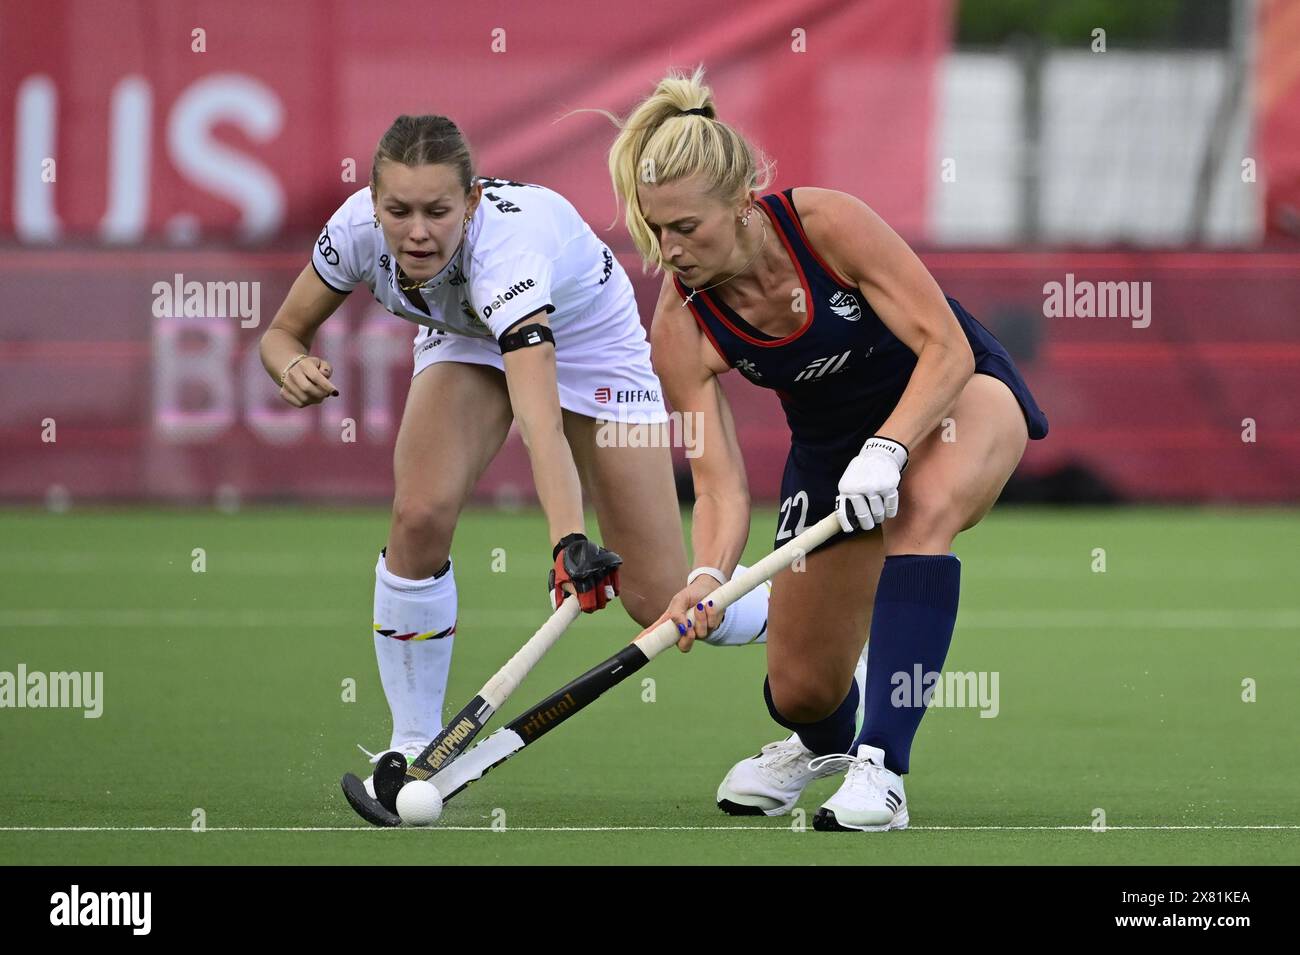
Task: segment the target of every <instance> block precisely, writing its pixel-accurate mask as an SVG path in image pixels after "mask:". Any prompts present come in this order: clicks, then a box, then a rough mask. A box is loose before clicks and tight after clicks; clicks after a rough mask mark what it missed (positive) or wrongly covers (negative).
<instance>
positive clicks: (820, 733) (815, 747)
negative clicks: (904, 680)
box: [763, 677, 858, 756]
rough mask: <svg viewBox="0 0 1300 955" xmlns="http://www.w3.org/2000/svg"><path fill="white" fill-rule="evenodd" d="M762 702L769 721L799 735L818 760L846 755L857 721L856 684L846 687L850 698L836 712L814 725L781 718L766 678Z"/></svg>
mask: <svg viewBox="0 0 1300 955" xmlns="http://www.w3.org/2000/svg"><path fill="white" fill-rule="evenodd" d="M763 699H764V700H766V701H767V711H768V712H769V713H771V714H772V719H774V720H776V721H777V723H779V724H780V725H782V726H784V727H785V728H786V729H789V730H794V731H795V732H796V733H798V734H799V739H800V741H801V742H802V743H803V744H804V746H806V747H808V749H810V750H812V751H813V752H814V753H816V754H817V755H818V756H823V755H825V754H827V753H847V752H849V750H848V748H847V747H848V745H849V743H851V742H853V729H854V727H855V725H856V724H857V719H858V684H857V681H856V680H855V681H853V682H852V683H850V684H849V695H848V696H846V697H845V698H844V702H843V703H841V704H840V705H839V706H838V707H837V708H836V709H835V712H834V713H832V714H831V715H830V716H825V717H822V718H821V719H819V720H818V721H817V722H815V723H796V722H795V721H794V720H788V719H786V718H785V717H784V716H782V715H781V714H780V713H779V712H778V711H777V709H776V704H775V703H774V702H772V688H771V687H770V686H769V685H768V682H767V678H766V677H764V678H763Z"/></svg>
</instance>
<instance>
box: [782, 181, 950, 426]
mask: <svg viewBox="0 0 1300 955" xmlns="http://www.w3.org/2000/svg"><path fill="white" fill-rule="evenodd" d="M795 196H796V204H797V206H798V208H799V213H800V216H801V218H802V219H803V223H804V228H805V230H806V231H807V233H808V238H809V240H810V241H811V242H812V244H813V246H814V247H815V248H816V249H817V250H818V252H819V253H820V254H821V256H822V258H823V259H824V260H825V261H826V263H827V264H828V265H830V266H831V267H832V268H833V269H834V270H835V271H837V272H839V273H840V276H839V277H840V278H841V280H843V279H848V280H849V281H850V282H851V283H852V284H854V285H856V286H857V287H858V288H859V289H860V290H861V292H862V295H863V296H864V297H865V298H866V300H867V301H868V302H869V303H870V304H871V307H872V308H873V309H875V312H876V314H877V315H879V316H880V319H881V321H883V322H884V323H885V326H886V327H887V328H888V329H889V330H890V331H891V332H893V333H894V334H895V335H896V336H897V337H898V339H899V340H900V341H901V342H902V343H903V344H904V345H906V346H907V347H908V348H910V349H911V350H912V352H913V353H914V354H915V355H916V368H915V370H914V371H913V372H912V377H911V380H910V381H909V382H908V384H907V388H906V389H905V390H904V391H903V395H902V397H901V398H900V399H899V401H898V404H897V405H896V406H895V408H894V410H893V412H892V413H891V414H890V415H889V417H888V418H886V419H885V421H884V423H883V424H882V425H881V426H880V428H879V432H878V433H879V434H881V435H883V436H884V437H887V438H892V439H893V440H895V441H899V442H901V443H902V444H904V445H906V446H907V447H909V448H912V447H915V446H916V444H917V442H919V441H920V440H921V439H922V438H924V437H925V436H926V435H927V434H929V433H930V432H931V431H933V430H934V429H935V427H936V426H938V424H939V422H940V420H941V419H942V418H943V416H944V414H946V413H947V412H948V410H949V409H950V408H951V407H952V406H953V403H954V402H955V401H956V400H957V396H958V395H959V394H961V390H962V388H963V387H965V385H966V382H967V381H969V380H970V377H971V375H973V374H974V372H975V358H974V356H973V355H972V354H971V350H970V344H969V342H967V340H966V334H965V333H964V332H963V331H962V328H961V325H959V324H958V322H957V318H956V316H954V315H953V313H952V309H951V308H950V307H949V306H948V302H947V300H946V299H945V298H944V296H943V292H941V291H940V290H939V285H938V283H936V282H935V280H934V278H933V277H932V276H931V275H930V273H929V271H928V270H927V269H926V267H925V266H924V265H923V264H922V263H921V260H920V259H919V258H917V257H916V253H914V252H913V251H912V250H911V248H910V247H909V246H908V245H907V243H906V242H904V241H903V240H902V238H900V237H899V235H898V234H897V233H896V232H894V230H893V229H891V228H890V227H889V226H888V225H887V224H886V223H885V221H884V220H883V219H881V218H880V216H878V215H876V214H875V212H873V211H872V210H871V209H870V208H869V207H868V206H867V205H866V203H864V202H862V201H861V200H859V199H857V198H855V197H853V196H850V195H847V194H845V193H842V192H834V191H832V190H829V189H809V188H804V189H796V190H795Z"/></svg>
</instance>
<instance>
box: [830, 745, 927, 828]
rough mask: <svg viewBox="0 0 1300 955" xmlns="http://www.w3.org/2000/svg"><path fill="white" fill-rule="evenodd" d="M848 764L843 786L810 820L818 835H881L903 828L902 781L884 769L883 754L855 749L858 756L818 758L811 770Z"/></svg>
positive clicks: (866, 748)
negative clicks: (855, 831) (819, 833)
mask: <svg viewBox="0 0 1300 955" xmlns="http://www.w3.org/2000/svg"><path fill="white" fill-rule="evenodd" d="M839 763H847V764H848V769H849V771H848V773H847V774H846V775H845V777H844V782H843V783H842V784H841V785H840V788H839V789H837V790H836V791H835V795H834V796H832V797H831V798H830V799H828V800H826V801H825V802H824V803H822V807H821V808H820V809H818V810H817V815H815V816H814V817H813V828H814V829H816V830H818V831H819V832H850V831H854V830H857V831H860V832H885V831H887V830H889V829H906V828H907V821H908V820H907V793H905V792H904V791H903V779H902V777H901V776H899V775H898V774H897V773H895V772H893V771H892V770H888V769H886V768H885V751H884V750H883V749H879V748H878V747H875V746H866V745H862V746H859V747H858V755H856V756H850V755H848V754H839V755H835V756H819V757H817V759H815V760H813V766H814V768H817V769H824V768H825V767H827V766H830V765H837V764H839Z"/></svg>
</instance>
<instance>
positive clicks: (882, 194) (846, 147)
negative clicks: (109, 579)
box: [0, 0, 951, 500]
mask: <svg viewBox="0 0 1300 955" xmlns="http://www.w3.org/2000/svg"><path fill="white" fill-rule="evenodd" d="M950 5H951V4H950V0H869V2H862V3H844V2H842V0H771V2H748V3H744V4H741V3H735V4H726V5H713V6H709V5H703V6H701V5H700V4H698V3H694V2H691V0H661V2H657V3H653V4H641V3H632V2H628V0H566V2H562V3H561V2H556V3H506V2H494V0H487V2H478V3H472V4H468V3H467V4H449V3H428V2H418V3H417V2H407V3H374V2H372V3H364V4H362V3H355V2H344V0H322V2H310V0H282V2H277V3H275V4H265V3H251V2H225V0H223V2H220V3H218V2H185V0H179V2H177V0H123V2H115V3H111V4H110V3H100V2H94V0H49V2H44V3H40V4H35V3H15V2H5V3H3V4H0V36H2V37H3V38H4V41H5V56H4V57H3V58H0V91H3V95H0V184H3V185H0V236H8V237H9V238H10V240H11V241H10V248H8V249H6V250H0V282H2V283H3V287H4V291H5V294H4V306H3V312H2V313H0V448H2V449H3V452H2V454H0V496H3V497H4V498H6V499H27V500H30V499H39V498H40V496H41V495H43V494H45V493H46V492H47V490H48V489H49V488H51V487H54V486H59V487H62V488H65V489H66V490H67V491H68V492H69V493H71V494H72V495H73V497H74V499H75V498H97V499H104V498H108V499H126V498H132V499H140V498H144V499H155V498H157V499H167V500H203V499H207V498H209V497H210V496H211V495H212V494H214V493H215V492H216V490H217V489H218V488H221V487H223V486H228V487H230V488H233V489H235V490H236V491H237V492H239V493H241V494H242V495H243V496H245V497H250V498H253V497H263V498H265V497H286V498H287V497H312V498H316V499H321V498H326V497H329V498H347V499H369V500H379V499H382V498H384V497H386V496H387V495H388V494H390V493H391V463H390V462H391V447H392V441H393V437H394V432H395V428H396V424H397V421H398V420H399V417H400V412H401V404H402V401H403V399H404V396H405V392H406V384H407V382H408V381H409V376H410V362H411V354H410V347H409V341H410V337H411V335H412V332H413V328H412V326H410V325H408V324H406V323H404V322H401V321H399V320H397V319H395V318H393V317H392V316H391V315H388V314H387V313H384V312H382V311H381V310H378V309H376V308H375V306H374V303H373V302H371V301H369V300H368V299H367V298H366V296H365V294H364V293H363V292H358V293H357V294H356V295H354V296H353V297H352V299H351V300H349V302H348V305H347V306H346V307H345V308H344V309H343V310H342V311H341V312H340V313H339V314H338V315H337V316H336V317H334V318H332V319H331V320H330V321H329V322H327V323H326V325H325V326H324V328H323V329H322V331H321V334H320V336H319V338H318V342H317V350H318V351H319V352H320V353H322V354H325V355H327V356H329V357H330V359H331V360H332V361H333V363H334V366H335V368H336V369H337V376H336V380H337V381H338V384H339V390H340V392H341V398H340V399H338V400H337V401H335V400H331V401H330V402H329V403H328V404H327V406H326V407H324V408H314V409H310V410H307V411H297V410H295V409H292V408H290V407H288V406H287V405H285V404H283V403H282V402H280V401H279V399H278V398H277V397H276V395H275V389H274V387H273V386H272V384H271V382H270V381H269V380H268V378H267V376H266V375H265V373H264V372H263V371H262V370H261V368H260V367H259V365H258V361H257V354H256V345H257V339H258V337H259V336H260V334H261V331H262V330H263V329H264V328H265V326H266V324H267V323H268V322H269V321H270V318H271V317H272V316H273V315H274V313H275V311H276V309H277V307H278V305H279V302H280V301H281V299H282V297H283V295H284V293H285V292H286V291H287V289H288V286H289V284H290V282H291V281H292V279H293V277H294V276H295V275H296V273H297V272H298V271H299V270H300V269H301V268H302V267H303V265H304V264H305V263H306V262H307V260H308V252H309V251H310V248H311V243H312V242H313V241H314V239H315V236H316V234H317V232H318V231H319V229H320V227H321V224H322V223H323V222H324V221H325V219H326V218H327V217H328V215H329V214H330V213H331V212H332V211H333V210H334V208H335V207H336V206H337V205H338V204H339V203H340V202H341V201H342V199H343V198H344V197H346V196H347V195H349V194H350V193H351V192H353V191H354V190H355V189H356V188H357V187H358V185H359V184H362V183H364V182H365V181H366V180H367V178H368V176H369V167H370V156H371V154H372V152H373V150H374V146H375V143H376V142H377V140H378V138H379V136H380V134H381V133H382V132H383V130H384V129H385V127H386V126H387V125H388V124H389V123H390V122H391V120H392V119H393V117H394V116H396V115H397V114H399V113H401V112H413V113H425V112H441V113H445V114H447V115H450V116H452V117H453V118H454V119H456V120H457V122H458V123H459V124H460V125H461V126H462V128H463V129H465V130H466V132H467V134H468V136H469V138H470V140H471V142H472V143H473V145H474V149H475V152H476V154H477V157H478V161H479V168H480V169H481V170H482V171H483V172H484V173H488V174H494V175H505V176H509V177H512V178H518V179H525V180H528V181H533V182H539V183H543V184H545V185H548V186H550V187H552V188H554V189H557V190H559V191H560V192H562V193H564V194H565V195H566V196H568V197H569V198H570V199H571V200H572V201H573V202H574V204H575V205H576V206H577V207H578V209H579V210H580V211H581V212H582V213H583V214H584V216H586V218H587V219H588V221H590V222H592V223H593V225H594V226H595V227H596V228H597V229H599V230H602V231H601V234H602V235H603V236H605V237H606V238H607V239H608V240H609V241H610V243H611V245H613V246H614V247H615V248H617V249H619V250H620V252H621V253H622V257H623V261H624V264H625V266H628V267H629V271H630V272H631V273H632V274H633V275H634V277H635V278H636V279H637V281H638V283H639V288H641V289H642V292H643V295H645V296H647V297H644V298H643V299H642V300H643V301H653V295H652V294H651V290H649V289H648V287H645V286H643V284H642V283H643V282H644V280H643V279H642V277H641V276H640V273H639V266H637V265H636V263H634V262H633V261H631V257H630V256H629V255H628V254H627V253H628V251H629V243H628V242H627V240H626V237H625V236H624V234H623V231H622V228H621V226H620V227H618V228H616V229H612V230H610V231H604V230H606V229H607V228H608V227H609V225H610V224H611V223H613V222H614V220H615V215H616V210H615V205H614V202H613V199H612V194H611V189H610V186H609V179H608V175H607V173H606V171H605V162H604V156H605V151H606V150H607V149H608V146H609V143H610V141H611V139H612V136H613V131H612V128H611V127H610V126H609V124H608V123H607V122H606V120H604V119H603V118H602V117H600V116H599V115H597V114H593V113H576V114H572V115H568V114H570V113H571V111H573V110H575V109H579V108H582V107H597V108H603V109H609V110H613V111H615V112H622V113H625V112H626V111H627V110H628V109H629V108H630V107H631V106H632V105H633V104H634V103H635V102H636V101H637V99H638V98H640V97H642V96H644V95H646V94H647V93H648V92H649V91H650V90H651V89H652V88H653V85H654V83H655V82H656V81H657V80H658V79H659V78H660V77H662V76H663V75H664V73H665V72H666V71H667V69H668V68H670V67H680V68H687V69H689V68H691V67H693V66H694V65H695V64H697V63H703V64H704V65H705V66H706V68H707V70H708V81H709V82H710V84H711V85H712V86H713V88H714V90H715V95H716V98H717V104H718V108H719V111H720V114H721V115H722V116H723V117H724V118H725V119H727V120H729V121H731V122H733V123H735V124H736V125H737V126H738V127H740V128H741V129H743V130H744V131H746V132H747V133H748V134H749V135H750V136H751V138H752V139H753V140H754V141H755V142H756V143H757V144H759V145H760V146H761V147H762V148H764V149H765V150H766V151H767V152H768V153H769V154H770V155H771V157H772V158H773V159H775V160H776V162H777V164H778V169H779V172H780V176H781V178H782V180H783V181H784V182H787V183H816V184H820V185H825V186H833V187H837V188H841V189H845V190H847V191H851V192H855V193H857V194H859V195H861V196H863V197H864V198H866V199H867V200H868V201H870V202H872V203H873V204H874V205H875V206H876V208H877V209H879V210H880V211H881V212H882V214H884V215H885V216H886V217H887V218H888V219H889V220H890V221H891V222H893V223H894V225H895V226H896V227H898V228H899V229H900V230H901V231H903V232H904V233H906V234H909V235H915V234H918V233H919V231H920V229H921V226H922V223H923V222H924V221H925V207H924V198H925V190H926V187H925V183H926V173H925V170H926V168H927V166H928V164H929V160H928V153H929V143H928V137H929V135H930V131H931V129H932V127H933V124H934V110H933V108H932V99H933V87H934V81H935V77H936V65H937V64H938V62H939V58H940V56H941V55H942V53H943V52H944V51H945V50H946V48H947V43H948V31H949V20H950ZM562 117H563V118H562ZM189 282H201V283H212V285H214V286H215V287H217V288H218V289H220V290H225V289H229V292H230V296H231V301H230V302H223V303H221V304H219V305H218V306H217V307H213V306H212V303H211V301H209V302H208V303H207V305H206V306H205V307H203V308H200V309H198V310H196V312H195V313H194V314H189V315H186V314H185V310H184V309H182V308H181V307H180V306H179V303H172V305H171V307H168V306H167V304H166V303H165V302H163V301H162V298H161V297H166V296H167V295H170V294H171V293H170V290H171V289H173V288H176V287H178V286H179V287H182V288H184V287H185V285H186V283H189ZM160 296H161V297H160ZM173 297H174V296H173ZM235 302H237V303H238V304H239V306H240V308H239V309H236V308H234V307H233V304H232V303H235ZM226 306H231V307H226ZM239 314H245V315H246V317H245V318H242V319H241V318H240V317H233V318H232V317H228V318H222V317H220V316H222V315H227V316H230V315H236V316H238V315H239ZM762 420H763V422H764V423H763V425H762V427H763V428H766V427H767V426H768V423H769V422H768V421H767V419H766V418H763V419H762ZM349 435H350V438H351V439H349V437H348V436H349ZM484 493H487V494H497V493H499V494H502V495H504V496H507V497H509V496H512V495H515V496H517V495H531V481H530V480H529V478H528V469H527V467H526V462H525V461H524V457H523V451H522V449H521V448H520V447H519V446H518V444H517V442H515V441H512V442H511V443H510V445H509V446H508V447H507V450H506V452H505V453H504V454H503V455H502V458H501V460H500V461H499V462H498V464H497V466H496V467H495V468H494V470H493V472H492V474H491V475H489V477H488V479H487V480H486V481H485V482H484Z"/></svg>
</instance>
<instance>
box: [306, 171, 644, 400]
mask: <svg viewBox="0 0 1300 955" xmlns="http://www.w3.org/2000/svg"><path fill="white" fill-rule="evenodd" d="M479 181H480V182H481V183H482V184H483V198H482V200H481V201H480V202H479V204H478V208H477V209H476V210H475V211H474V217H473V218H472V219H471V220H470V223H469V226H468V227H467V228H466V230H465V238H464V241H463V242H462V243H461V246H460V248H459V249H458V250H457V252H456V254H455V255H454V256H453V257H452V259H451V261H450V262H448V263H447V265H446V266H444V267H443V269H442V271H441V272H439V273H438V274H437V275H436V276H435V277H433V278H432V279H430V280H429V281H427V282H426V283H425V284H424V286H423V287H422V288H421V289H419V290H418V291H412V292H403V291H402V290H401V289H400V288H398V284H397V276H396V271H397V270H396V266H395V264H394V263H393V257H392V254H391V252H390V250H389V249H388V247H387V245H386V244H385V242H384V233H383V230H382V229H380V228H379V225H378V224H377V223H376V222H375V215H374V205H373V203H372V202H371V199H370V190H369V188H362V189H358V190H357V191H356V192H355V193H353V194H352V195H351V196H350V197H349V198H348V199H347V201H346V202H344V203H343V205H342V206H340V207H339V209H338V211H337V212H335V213H334V215H333V216H331V217H330V220H329V222H328V224H326V226H325V229H324V231H323V232H321V234H320V238H319V239H318V240H317V242H316V248H315V250H314V251H313V253H312V265H313V267H314V268H315V269H316V274H317V275H319V276H320V278H321V280H322V281H323V282H324V283H325V284H326V285H328V286H329V287H330V288H332V289H334V290H335V291H336V292H340V293H345V294H346V293H348V292H351V291H352V290H353V289H354V288H356V287H357V286H358V285H362V284H364V285H366V286H367V287H368V288H369V289H370V290H371V291H372V292H373V293H374V296H375V298H376V299H377V300H378V301H379V303H380V304H381V305H383V306H384V307H385V308H387V309H388V310H389V311H390V312H392V313H393V314H394V315H397V316H398V317H399V318H404V319H406V320H408V321H410V322H414V323H416V324H417V325H420V326H422V328H421V329H420V330H419V331H418V333H417V334H416V336H415V341H414V343H413V347H414V352H415V363H414V371H415V374H419V373H420V372H421V371H422V370H423V369H424V368H427V367H428V366H429V365H430V364H433V363H436V362H441V361H458V362H468V363H472V364H483V365H491V366H493V367H495V368H498V369H502V368H503V367H504V365H503V362H502V357H501V349H500V347H499V346H498V345H497V339H498V338H499V337H500V336H501V335H503V334H504V333H505V332H506V331H507V330H508V329H509V328H510V326H511V325H513V324H515V323H516V322H518V321H519V320H520V319H521V318H524V317H526V316H528V315H531V314H532V313H534V312H536V311H538V310H539V309H544V310H546V311H547V312H548V313H550V314H549V315H548V318H547V321H548V323H549V324H550V326H551V328H552V330H553V332H554V334H555V362H556V373H557V383H558V386H559V393H560V404H561V406H562V407H564V408H567V409H569V410H571V411H576V412H578V413H579V414H583V415H587V416H588V417H592V418H605V417H609V416H622V415H624V414H628V415H638V416H644V417H645V419H646V420H648V421H663V420H665V419H666V415H665V412H664V408H663V398H662V393H661V391H660V386H659V379H658V378H657V377H656V376H655V373H654V370H653V369H652V368H651V366H650V345H649V342H647V341H646V334H645V329H644V327H643V326H642V325H641V319H640V316H639V315H638V312H637V307H636V299H635V297H634V296H633V294H632V283H631V282H629V281H628V278H627V275H626V273H624V271H623V268H622V266H620V265H619V264H618V261H617V260H616V259H615V258H614V254H613V253H612V252H611V251H610V250H609V247H608V246H607V245H605V243H604V242H601V241H600V239H598V238H596V235H595V233H593V232H592V231H591V228H590V227H589V226H588V225H587V223H586V222H585V221H584V220H583V218H582V217H581V216H580V215H578V211H577V210H576V209H574V208H573V206H572V205H571V204H570V203H569V201H568V200H567V199H565V198H564V197H563V196H561V195H560V194H559V193H556V192H552V191H551V190H550V189H547V188H545V187H543V186H534V185H528V184H526V183H522V182H510V181H508V180H502V179H480V180H479ZM408 284H409V282H408Z"/></svg>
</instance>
